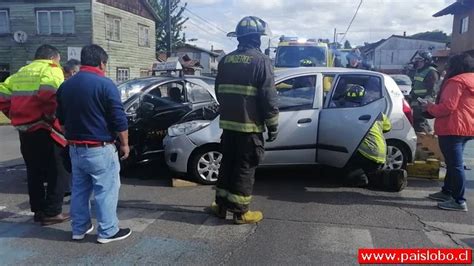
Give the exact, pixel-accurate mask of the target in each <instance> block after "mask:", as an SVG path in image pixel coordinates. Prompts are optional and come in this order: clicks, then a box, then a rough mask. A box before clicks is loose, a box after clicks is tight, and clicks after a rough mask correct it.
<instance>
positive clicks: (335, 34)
mask: <svg viewBox="0 0 474 266" xmlns="http://www.w3.org/2000/svg"><path fill="white" fill-rule="evenodd" d="M336 36H337V33H336V28H334V41H333V43H334V45H336V41H337V40H336V38H337V37H336Z"/></svg>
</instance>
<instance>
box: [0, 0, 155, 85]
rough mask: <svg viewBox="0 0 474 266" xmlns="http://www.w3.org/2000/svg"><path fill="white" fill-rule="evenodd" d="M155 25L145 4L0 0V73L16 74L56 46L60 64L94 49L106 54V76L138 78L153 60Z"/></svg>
mask: <svg viewBox="0 0 474 266" xmlns="http://www.w3.org/2000/svg"><path fill="white" fill-rule="evenodd" d="M155 21H159V18H157V17H156V15H154V13H153V12H152V9H151V7H150V6H149V5H148V3H147V2H146V1H145V0H143V1H142V0H137V1H128V0H74V1H68V0H48V1H47V0H38V1H31V0H2V1H1V2H0V71H2V70H3V73H4V74H3V75H6V74H5V73H7V74H11V73H15V72H16V71H18V69H19V68H20V67H21V66H23V65H25V64H27V63H29V62H31V61H32V60H33V58H34V53H35V51H36V48H38V47H39V46H40V45H42V44H51V45H53V46H55V47H57V48H58V49H59V50H60V51H61V58H62V59H61V62H62V63H64V62H66V61H67V60H68V59H71V58H75V59H80V52H81V47H83V46H85V45H89V44H98V45H100V46H102V47H103V48H104V49H105V50H106V51H107V53H108V54H109V62H108V65H107V71H106V72H107V73H106V75H107V76H108V77H110V78H111V79H112V80H114V81H116V82H121V81H124V80H127V79H130V78H135V77H139V76H140V75H144V73H145V72H146V73H147V72H148V70H149V69H150V68H151V66H152V64H153V62H154V61H155ZM0 78H1V77H0Z"/></svg>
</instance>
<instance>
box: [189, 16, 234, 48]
mask: <svg viewBox="0 0 474 266" xmlns="http://www.w3.org/2000/svg"><path fill="white" fill-rule="evenodd" d="M188 22H189V23H191V24H192V25H193V26H194V27H196V28H197V29H199V30H201V31H202V32H205V33H207V34H211V35H214V32H211V31H209V30H208V29H206V28H204V27H202V26H201V25H198V24H197V22H194V21H193V20H191V19H189V20H188ZM217 36H218V38H220V39H221V40H226V41H229V42H232V44H235V40H233V39H230V38H227V37H224V36H220V35H217ZM217 36H216V37H217Z"/></svg>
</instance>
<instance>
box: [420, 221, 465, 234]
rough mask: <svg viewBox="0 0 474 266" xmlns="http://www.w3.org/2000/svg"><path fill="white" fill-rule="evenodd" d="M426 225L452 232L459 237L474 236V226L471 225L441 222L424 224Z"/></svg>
mask: <svg viewBox="0 0 474 266" xmlns="http://www.w3.org/2000/svg"><path fill="white" fill-rule="evenodd" d="M424 223H425V224H427V225H431V226H433V227H436V228H439V229H441V230H444V231H448V232H453V233H456V234H460V235H474V225H472V224H458V223H443V222H424Z"/></svg>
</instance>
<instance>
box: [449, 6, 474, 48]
mask: <svg viewBox="0 0 474 266" xmlns="http://www.w3.org/2000/svg"><path fill="white" fill-rule="evenodd" d="M466 16H469V26H468V31H467V32H465V33H463V34H461V33H460V30H461V20H462V19H463V18H465V17H466ZM452 36H453V37H452V42H451V53H453V54H456V53H461V52H466V51H472V50H474V8H471V9H467V8H466V9H465V10H463V11H461V13H460V14H456V15H454V21H453V35H452Z"/></svg>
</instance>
